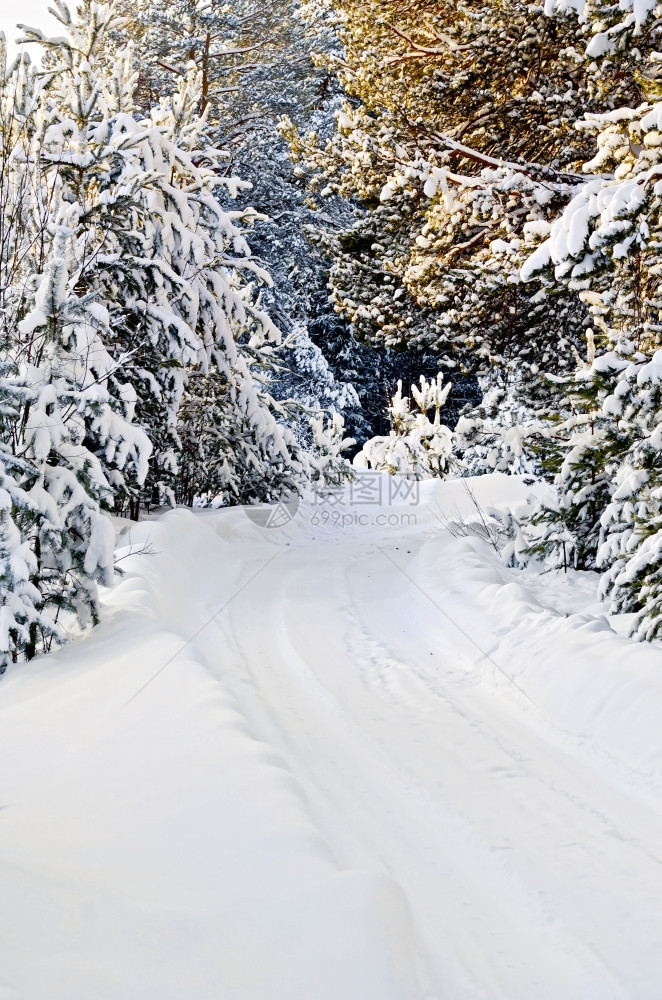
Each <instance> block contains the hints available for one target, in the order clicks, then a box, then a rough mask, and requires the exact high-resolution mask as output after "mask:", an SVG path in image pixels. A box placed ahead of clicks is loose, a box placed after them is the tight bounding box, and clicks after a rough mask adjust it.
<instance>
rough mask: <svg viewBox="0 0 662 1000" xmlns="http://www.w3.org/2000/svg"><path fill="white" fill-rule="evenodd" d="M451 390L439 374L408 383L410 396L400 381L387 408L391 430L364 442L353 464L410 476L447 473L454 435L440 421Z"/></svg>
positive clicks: (422, 476)
mask: <svg viewBox="0 0 662 1000" xmlns="http://www.w3.org/2000/svg"><path fill="white" fill-rule="evenodd" d="M450 390H451V383H450V382H447V383H446V385H443V376H442V375H441V373H440V374H438V375H437V377H436V379H434V380H432V381H430V382H428V381H427V380H426V379H425V378H424V377H423V376H421V379H420V384H419V385H412V386H411V399H410V398H409V397H408V396H405V395H403V393H402V382H400V383H399V384H398V390H397V392H396V394H395V396H394V397H393V399H392V400H391V405H390V406H389V410H388V413H389V417H390V419H391V431H390V433H389V434H388V435H386V436H382V437H374V438H371V439H370V440H369V441H366V443H365V444H364V446H363V448H362V449H361V451H360V452H359V453H358V454H357V455H356V456H355V458H354V465H355V466H357V467H358V468H364V469H375V470H376V471H378V472H388V473H390V474H391V475H401V476H407V477H408V478H410V479H430V478H434V477H437V476H444V475H446V474H447V473H448V472H449V470H450V469H451V467H452V464H453V435H452V432H451V431H450V429H449V428H448V427H447V426H446V425H445V424H442V422H441V410H442V409H443V407H444V406H445V404H446V400H447V399H448V396H449V393H450ZM412 402H413V406H412ZM430 415H432V417H431V418H430Z"/></svg>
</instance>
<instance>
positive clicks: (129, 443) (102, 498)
mask: <svg viewBox="0 0 662 1000" xmlns="http://www.w3.org/2000/svg"><path fill="white" fill-rule="evenodd" d="M0 70H1V71H2V72H1V78H0V133H1V135H2V144H1V148H0V157H1V158H2V171H1V174H2V181H1V182H0V191H1V198H0V246H1V248H2V251H1V252H2V264H3V267H2V275H3V281H2V285H1V287H0V352H1V359H0V360H1V371H0V488H1V490H2V516H1V518H0V520H1V521H2V525H1V528H0V536H1V537H0V549H1V557H0V577H1V581H2V582H1V591H2V593H1V598H0V599H1V601H2V622H3V628H2V634H1V636H0V647H1V648H0V663H1V664H2V666H3V667H4V666H6V664H7V662H8V661H9V660H14V659H17V658H19V657H21V656H24V655H25V656H28V657H30V656H33V655H35V654H36V653H37V652H39V651H41V650H43V649H47V648H49V646H50V644H51V642H52V641H53V640H54V639H55V640H59V639H60V638H61V637H62V632H61V631H60V630H59V629H58V627H57V619H58V616H59V615H60V612H61V611H62V610H63V609H64V610H67V611H70V612H73V613H74V614H75V615H76V616H77V617H78V620H79V621H80V622H81V623H82V624H86V623H88V622H90V621H94V620H96V618H97V616H98V597H97V589H96V588H97V584H98V583H109V582H110V580H111V578H112V573H113V550H114V532H113V529H112V525H111V524H110V522H109V521H108V519H107V517H106V516H105V515H104V514H103V513H102V510H101V508H102V506H108V505H109V504H110V503H111V502H112V496H113V487H114V486H116V485H117V484H119V483H121V481H122V479H123V476H124V475H125V474H126V472H127V470H128V469H132V470H133V471H134V474H135V475H136V477H137V478H140V477H141V476H143V475H144V474H145V472H146V467H147V459H148V457H149V451H150V444H149V441H148V440H147V438H146V436H145V435H144V433H143V432H142V431H140V430H139V429H138V428H137V427H135V425H133V424H132V417H133V407H134V403H135V396H134V394H133V392H132V390H131V387H130V386H129V385H127V384H126V383H124V382H123V380H122V378H121V372H120V370H119V368H118V365H117V364H116V362H115V361H114V360H113V359H112V358H111V356H110V354H109V353H108V350H107V348H106V343H107V341H108V339H109V334H110V331H109V325H108V322H109V316H108V313H107V310H106V309H105V308H104V307H103V305H102V304H101V303H100V302H99V301H98V296H96V295H95V294H82V295H81V294H78V292H77V291H76V290H74V288H75V287H76V288H77V287H78V286H79V284H80V279H81V262H80V259H79V258H78V257H77V256H76V249H77V246H76V240H75V237H74V234H73V232H72V230H71V229H70V228H68V227H67V226H65V225H64V224H63V216H66V214H67V211H68V208H67V206H66V205H63V203H62V200H61V195H62V186H61V184H60V179H59V176H58V175H57V174H53V173H52V172H51V171H50V167H51V164H50V161H48V153H47V151H46V136H47V134H48V132H49V129H51V128H53V120H54V119H53V115H52V113H51V107H50V105H49V104H48V102H47V101H45V100H44V94H43V91H41V90H40V88H39V86H38V83H37V79H36V76H35V74H34V72H33V71H32V69H31V67H30V66H29V64H28V62H27V60H26V59H25V58H21V59H20V60H19V61H18V62H17V63H15V64H14V66H13V67H8V66H7V65H6V62H5V61H4V58H3V59H2V60H1V62H0ZM111 483H112V484H113V485H111Z"/></svg>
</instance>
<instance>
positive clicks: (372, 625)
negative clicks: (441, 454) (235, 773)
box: [198, 528, 662, 1000]
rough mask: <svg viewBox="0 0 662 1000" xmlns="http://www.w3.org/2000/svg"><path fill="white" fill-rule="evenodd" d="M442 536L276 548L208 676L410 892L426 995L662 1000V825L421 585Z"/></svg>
mask: <svg viewBox="0 0 662 1000" xmlns="http://www.w3.org/2000/svg"><path fill="white" fill-rule="evenodd" d="M430 533H431V532H430V530H429V529H428V531H427V533H426V532H425V531H424V532H421V531H420V530H418V531H413V532H409V533H406V534H403V535H402V536H401V537H397V536H396V535H395V534H394V535H392V536H391V537H388V538H387V539H386V541H384V537H381V538H375V537H370V535H368V537H364V538H360V537H357V534H356V533H355V532H343V530H342V529H341V528H339V529H338V530H337V531H336V532H333V531H326V532H323V533H321V534H322V537H312V536H311V537H309V538H305V539H299V540H298V541H295V542H294V543H292V544H288V545H286V546H285V547H284V548H283V550H282V551H281V552H280V554H279V555H278V556H277V557H276V558H272V556H273V544H272V543H271V540H269V544H268V545H266V547H265V552H268V553H270V556H269V561H268V565H266V567H265V568H264V570H263V571H262V572H260V573H259V574H258V575H257V576H254V578H253V579H252V580H251V583H250V585H249V586H246V587H245V589H244V590H243V591H242V592H241V593H239V595H238V596H237V597H236V599H234V600H233V601H232V603H231V605H230V606H229V607H228V609H227V613H226V614H224V615H223V616H221V617H220V618H219V619H218V622H217V623H216V625H215V626H214V628H213V630H208V631H207V632H206V633H205V634H204V635H203V636H201V638H200V640H198V643H199V644H201V647H202V649H203V652H204V654H205V656H206V659H207V662H208V663H209V664H210V666H211V667H212V669H213V670H214V672H215V673H217V675H218V676H219V678H221V679H222V681H223V683H224V685H225V686H227V687H228V688H229V689H230V690H231V691H232V693H233V694H234V696H235V698H236V699H237V702H238V704H239V707H240V709H241V711H242V714H243V715H245V716H246V718H247V719H248V720H249V725H250V727H251V731H252V732H253V734H254V735H256V736H257V737H258V738H260V739H262V740H264V741H265V742H267V743H268V744H269V745H271V746H272V747H274V748H275V749H276V750H277V751H278V753H280V754H281V755H282V756H283V757H284V759H285V761H286V763H287V766H288V768H289V769H290V770H291V771H292V773H293V774H294V776H295V778H296V779H297V780H298V782H299V783H300V784H301V786H302V787H303V789H304V790H305V793H306V796H307V799H308V802H309V805H310V809H311V813H312V816H313V819H314V820H315V823H316V825H317V827H318V828H319V830H320V831H321V833H322V835H323V837H324V838H325V840H326V841H327V842H328V843H329V845H330V846H331V848H332V850H333V852H334V854H335V856H336V859H337V861H338V862H339V863H340V865H341V866H346V867H347V868H356V867H358V868H363V869H366V868H367V869H369V870H373V871H376V872H379V873H386V874H388V875H390V876H391V877H392V878H393V879H394V880H395V881H396V882H397V883H398V884H399V885H400V886H401V887H402V889H403V890H404V892H405V895H406V897H407V899H408V902H409V906H410V908H411V911H412V914H413V919H414V924H415V927H416V930H417V935H418V953H419V958H420V965H421V981H422V983H423V987H424V992H425V995H426V996H428V997H430V998H442V997H451V998H453V1000H461V998H466V1000H469V998H470V997H471V998H473V1000H476V998H479V997H480V998H483V997H484V998H486V1000H488V998H489V1000H497V998H503V1000H519V998H521V1000H530V998H533V997H535V998H536V1000H560V998H562V997H563V998H565V997H572V998H573V1000H588V998H591V1000H611V998H613V1000H617V998H618V1000H625V998H629V1000H631V998H634V997H636V998H641V1000H643V998H645V997H650V998H652V997H653V996H654V995H655V994H654V989H655V988H656V987H655V985H654V984H655V983H658V984H659V982H660V981H662V921H661V920H660V910H659V900H660V898H662V851H661V850H660V844H662V814H661V812H660V810H659V808H651V806H650V803H648V802H647V801H644V800H643V797H642V796H641V794H640V792H641V788H639V789H638V790H636V789H633V788H630V787H629V785H628V781H627V780H624V777H623V773H622V772H621V771H620V770H619V769H618V768H616V767H614V768H613V769H612V768H610V767H609V762H608V761H606V760H605V758H604V757H600V756H598V755H596V754H595V753H594V750H593V748H592V747H591V746H589V745H587V746H586V747H583V746H582V741H581V740H577V739H574V738H572V736H571V735H569V734H567V733H564V732H562V731H560V730H559V729H557V728H555V727H554V726H553V725H551V724H550V723H549V722H548V721H546V720H545V718H544V717H543V715H542V713H541V712H540V710H539V709H538V708H537V706H536V705H535V704H534V703H533V702H532V701H531V700H530V699H529V698H528V696H527V695H526V694H525V693H523V692H522V690H521V688H520V687H519V686H518V685H517V684H515V683H512V684H511V685H510V686H509V684H508V683H507V682H506V681H504V676H501V675H502V674H503V673H504V672H503V671H500V674H499V676H498V678H497V679H498V683H497V682H496V681H495V673H498V672H497V671H495V669H494V668H495V666H498V665H496V664H495V663H494V661H493V660H492V659H491V657H490V656H489V655H488V654H485V655H482V654H481V653H480V651H479V648H478V647H477V645H476V642H475V641H474V639H473V638H472V636H471V635H470V634H469V633H468V632H467V630H466V629H465V628H464V627H463V626H461V625H453V624H452V619H451V617H449V615H448V614H447V612H446V611H445V610H444V607H443V595H441V596H440V594H439V593H435V594H434V596H430V594H429V593H426V591H425V589H424V588H423V587H420V586H418V585H417V584H416V582H415V580H414V579H413V577H412V576H411V572H415V567H416V564H417V552H418V551H419V550H420V549H421V548H422V547H424V546H425V544H426V540H427V538H428V536H429V534H430ZM435 533H436V534H438V530H437V531H436V532H435ZM265 561H266V560H265ZM251 575H253V569H252V567H251ZM478 596H480V595H478ZM440 601H441V602H442V603H439V602H440ZM473 611H474V613H475V614H477V615H480V603H477V605H476V607H475V608H474V609H473ZM499 670H500V668H499Z"/></svg>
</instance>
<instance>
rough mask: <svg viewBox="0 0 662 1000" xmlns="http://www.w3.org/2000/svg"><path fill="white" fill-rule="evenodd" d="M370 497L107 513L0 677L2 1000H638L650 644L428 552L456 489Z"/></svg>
mask: <svg viewBox="0 0 662 1000" xmlns="http://www.w3.org/2000/svg"><path fill="white" fill-rule="evenodd" d="M376 483H381V485H380V491H381V492H382V494H383V498H382V503H381V504H377V503H367V502H359V501H365V500H366V498H367V497H368V495H369V492H370V490H372V491H373V493H374V487H375V484H376ZM473 487H474V489H475V491H476V495H477V497H478V499H479V501H480V502H481V503H483V504H485V505H489V504H491V503H501V504H518V503H521V502H522V501H523V500H524V499H525V497H526V494H527V487H525V486H524V484H523V483H522V482H521V481H520V480H519V479H517V478H515V477H511V478H508V477H505V476H487V477H482V478H481V479H479V480H474V481H473ZM387 493H388V489H387V477H385V478H384V479H383V480H382V479H381V478H380V477H379V476H377V475H376V474H371V475H370V480H369V481H368V480H366V489H365V490H364V491H363V492H361V491H360V490H358V489H356V490H355V491H354V494H353V496H351V497H350V496H349V495H347V496H346V497H345V498H344V501H343V502H342V503H336V504H329V505H326V506H322V507H320V506H316V505H313V504H312V503H311V504H303V505H302V506H301V507H300V509H299V511H298V513H297V515H296V517H295V518H294V520H292V521H291V523H289V524H285V525H284V526H283V527H280V528H275V527H271V528H262V527H260V526H259V524H256V523H254V520H252V519H251V518H249V517H248V516H247V514H246V512H245V511H244V510H241V509H232V510H221V511H214V512H200V513H191V512H189V511H184V510H177V511H173V512H171V513H169V514H166V515H165V516H163V517H161V518H160V519H158V520H154V521H146V522H142V523H141V524H140V525H131V526H129V527H127V528H126V530H125V531H124V533H123V536H122V538H121V539H120V543H119V544H120V551H119V555H120V556H121V557H123V558H122V562H121V563H120V565H121V566H122V568H123V569H124V571H125V576H124V578H123V579H122V580H121V581H120V582H119V583H118V584H117V585H116V586H115V587H114V588H113V589H112V590H111V591H108V592H107V593H106V617H105V620H104V623H103V624H102V625H101V626H100V627H99V628H98V629H96V630H95V631H94V633H93V634H92V635H91V636H89V637H87V638H84V639H82V640H79V641H75V642H74V643H73V644H72V645H70V646H69V647H68V648H67V649H65V650H63V651H62V652H59V653H57V654H54V655H51V656H50V657H48V658H45V659H42V660H39V661H36V662H34V663H32V664H29V665H21V666H16V667H13V668H10V670H9V671H8V673H7V675H6V676H5V678H4V679H3V680H2V682H0V760H1V761H2V767H1V769H0V892H1V893H2V907H0V1000H18V998H20V1000H45V998H48V1000H126V998H129V997H130V998H132V1000H133V998H136V1000H152V998H153V1000H157V998H158V1000H170V998H173V1000H174V998H177V1000H180V998H181V1000H184V998H186V1000H190V998H195V1000H212V998H213V1000H327V998H328V1000H332V998H333V1000H391V998H393V1000H405V998H406V1000H423V998H427V1000H431V998H434V1000H568V998H572V1000H589V998H590V1000H612V998H613V1000H653V998H656V997H658V996H659V989H660V986H659V984H660V983H661V982H662V909H661V907H660V899H661V898H662V847H661V845H662V768H661V764H662V727H661V726H660V724H659V718H660V706H661V705H662V649H661V648H660V645H659V644H654V645H644V644H638V643H634V642H631V641H630V640H628V639H626V638H624V637H623V636H621V635H619V634H618V633H617V631H615V630H614V628H613V627H612V625H617V624H618V623H616V622H614V623H610V621H609V620H608V618H607V617H605V615H604V612H603V609H602V608H601V607H600V606H599V605H598V604H597V601H596V598H595V581H594V580H593V579H592V578H591V576H590V575H589V574H569V575H568V576H567V577H564V576H563V575H549V576H547V577H540V576H536V575H535V574H533V573H531V572H529V571H527V572H525V573H522V572H519V571H515V570H511V569H507V568H505V567H504V566H503V565H501V563H500V562H499V559H498V556H497V555H496V553H495V552H494V551H493V550H492V549H491V548H490V547H489V546H488V545H487V544H486V543H485V542H483V541H481V540H480V539H479V538H477V537H476V536H475V535H473V534H472V533H471V532H469V534H468V535H467V536H466V537H459V538H457V537H454V535H453V533H451V532H450V531H449V530H448V524H449V522H453V521H454V522H456V523H460V524H462V523H463V522H464V521H468V520H469V519H470V515H471V504H470V502H469V500H468V497H467V495H466V493H465V491H464V488H463V484H462V483H461V482H431V483H425V484H423V485H422V491H421V495H420V497H419V502H418V503H413V502H412V500H413V498H412V497H411V496H410V497H408V498H407V497H406V496H404V497H403V498H401V499H400V500H397V501H394V502H393V503H391V504H388V503H387V502H386V500H385V496H386V494H387ZM253 514H254V512H253ZM274 520H276V519H274V518H272V519H271V523H272V524H273V522H274ZM463 530H464V529H463Z"/></svg>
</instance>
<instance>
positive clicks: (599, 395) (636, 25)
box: [522, 0, 662, 639]
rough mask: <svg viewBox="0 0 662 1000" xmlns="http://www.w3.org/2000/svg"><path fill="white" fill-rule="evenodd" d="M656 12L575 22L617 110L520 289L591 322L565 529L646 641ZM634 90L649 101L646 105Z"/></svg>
mask: <svg viewBox="0 0 662 1000" xmlns="http://www.w3.org/2000/svg"><path fill="white" fill-rule="evenodd" d="M547 6H548V8H549V12H550V13H553V11H554V9H557V8H558V7H559V6H560V4H559V3H554V2H552V0H550V2H549V3H548V5H547ZM561 6H567V5H561ZM656 10H657V7H656V5H655V4H653V3H647V2H644V3H642V4H635V5H633V4H630V3H627V2H625V3H623V4H620V5H619V6H618V9H617V8H616V7H615V6H613V7H610V8H609V9H607V7H606V6H605V5H601V4H587V5H585V6H583V5H582V8H581V10H579V14H580V23H581V24H582V26H583V28H584V30H585V32H586V34H587V35H588V36H589V39H588V44H587V47H586V56H587V61H588V60H590V59H592V60H594V61H593V63H592V64H591V65H592V69H593V71H594V74H595V78H596V85H597V86H599V87H600V88H601V89H603V90H605V89H606V84H605V81H608V80H609V79H612V78H613V79H614V81H615V86H614V88H613V92H612V109H611V110H609V111H607V112H604V113H601V114H597V113H588V114H586V115H585V116H584V117H583V118H582V119H580V120H579V121H578V122H577V126H576V127H577V129H578V130H579V131H580V132H581V133H583V134H585V135H589V136H590V135H593V136H595V139H596V141H597V153H596V154H595V155H594V156H593V157H592V159H590V160H589V161H588V162H586V163H585V164H584V170H585V171H586V173H587V174H589V175H590V174H595V175H597V176H595V177H593V178H590V177H589V178H588V179H587V181H586V183H585V184H584V186H583V187H582V188H581V189H580V190H579V191H578V192H577V193H576V194H575V196H574V197H573V198H572V199H571V201H570V203H569V204H568V206H567V207H566V208H565V210H564V212H563V213H562V215H561V216H560V218H559V219H558V220H556V221H555V222H554V223H553V225H552V226H551V229H550V231H549V234H548V236H547V238H546V239H545V240H544V242H542V243H541V244H540V245H539V246H538V247H537V249H536V250H535V251H534V253H533V254H532V255H531V257H530V259H529V260H528V261H527V263H526V265H525V267H524V269H523V272H522V273H523V277H524V278H528V277H530V276H531V275H539V274H540V273H547V274H548V275H549V276H550V277H552V276H553V280H554V281H555V283H556V286H557V287H564V288H566V289H567V290H568V291H570V292H574V294H575V295H576V296H577V298H578V299H581V300H582V301H583V302H584V303H585V305H586V307H587V309H588V310H589V312H590V314H591V321H592V325H593V327H594V328H595V330H596V339H597V342H598V354H597V356H596V357H595V358H594V359H593V360H592V363H591V364H590V365H589V366H588V367H586V368H584V370H582V369H581V368H580V369H579V370H578V372H577V374H576V375H575V377H574V382H575V383H576V384H581V385H582V386H583V392H584V395H585V397H586V398H587V399H589V400H591V412H592V415H593V420H594V422H595V424H597V425H598V426H599V428H600V432H599V438H600V439H601V440H600V441H599V442H598V446H597V448H596V447H590V446H588V444H589V442H586V441H583V442H582V441H580V442H579V444H580V447H579V448H578V447H577V442H576V440H575V437H574V436H572V435H571V436H570V438H569V440H567V441H566V442H565V443H564V446H563V448H562V451H563V452H564V453H565V454H564V456H563V466H564V467H565V468H567V467H568V465H569V464H571V465H572V468H573V474H574V477H575V479H576V481H577V483H578V487H577V489H576V490H571V500H572V503H571V507H572V508H573V509H574V511H575V512H576V513H579V515H580V516H579V518H578V519H575V522H574V523H571V524H570V525H569V527H570V530H571V533H572V535H573V539H574V540H575V542H577V541H578V540H581V538H582V536H585V537H587V538H588V540H589V541H590V550H591V553H595V559H596V563H597V565H598V567H600V568H602V569H603V570H604V571H605V572H604V575H603V580H602V584H601V588H602V592H603V593H604V594H607V595H610V596H611V599H612V608H613V610H615V611H634V612H637V613H638V617H637V620H636V625H635V632H636V634H637V635H638V636H639V637H641V638H649V639H650V638H654V637H655V636H657V635H660V634H662V619H661V618H660V607H661V606H662V578H661V576H660V574H659V566H658V563H657V560H658V556H659V551H660V538H661V537H662V536H660V533H659V527H660V514H661V512H662V507H661V506H660V504H661V503H662V497H661V495H660V492H659V475H660V473H659V470H660V454H661V450H662V449H661V442H660V440H659V431H660V425H661V421H662V410H661V408H660V391H659V377H658V361H657V359H658V357H659V351H660V347H661V346H662V322H661V318H660V317H661V316H662V299H661V298H660V294H659V276H660V273H661V271H660V253H659V248H660V245H661V243H660V237H661V232H660V221H659V217H660V212H659V208H660V198H661V197H662V189H661V188H660V182H659V179H658V178H659V171H660V164H661V160H660V148H661V142H662V140H661V135H662V127H661V126H662V103H660V102H659V101H657V100H655V99H654V98H655V96H656V95H657V92H658V90H659V83H658V80H657V68H658V67H659V62H660V59H661V58H662V53H661V52H660V51H659V50H658V49H657V48H656V45H657V43H658V37H657V36H658V32H659V24H658V20H657V15H656ZM658 13H659V11H658ZM635 39H636V42H635ZM630 43H631V44H630ZM635 85H636V87H635ZM633 89H634V94H632V91H633ZM642 91H643V92H644V93H645V94H648V95H649V97H650V98H651V99H650V100H649V101H647V102H646V103H644V104H640V103H639V100H640V94H641V92H642ZM632 96H634V97H635V98H636V105H637V106H632V105H631V106H627V104H626V105H625V106H622V107H615V108H614V107H613V103H615V101H616V99H619V98H620V99H622V100H624V101H627V100H628V99H629V98H631V97H632ZM633 104H634V102H633ZM585 436H586V435H584V437H585ZM590 444H593V441H592V440H591V441H590ZM595 484H598V485H599V489H597V491H596V490H595V489H592V487H593V486H594V485H595ZM559 485H562V484H559ZM543 520H545V521H547V523H548V524H550V523H552V522H553V516H552V512H551V511H548V512H547V513H546V514H545V512H543ZM598 520H599V525H598V524H597V523H596V521H598ZM588 522H590V524H591V531H590V532H586V525H587V523H588Z"/></svg>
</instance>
